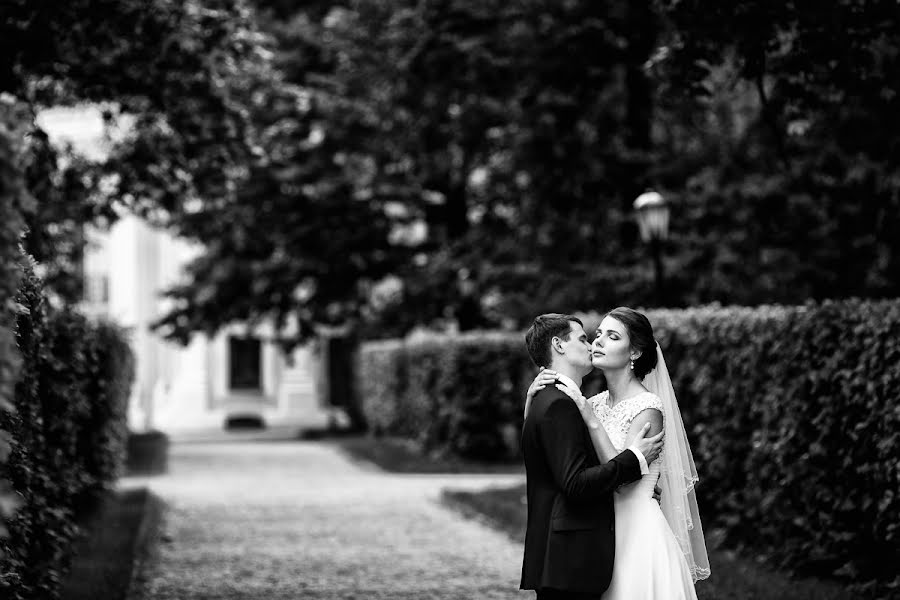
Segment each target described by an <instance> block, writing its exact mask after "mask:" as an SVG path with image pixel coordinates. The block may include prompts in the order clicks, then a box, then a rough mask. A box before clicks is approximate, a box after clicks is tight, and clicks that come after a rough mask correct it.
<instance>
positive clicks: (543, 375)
mask: <svg viewBox="0 0 900 600" xmlns="http://www.w3.org/2000/svg"><path fill="white" fill-rule="evenodd" d="M555 382H556V371H552V370H550V369H547V368H545V367H541V370H540V371H539V372H538V374H537V377H535V378H534V381H532V382H531V385H529V386H528V392H527V393H526V394H525V416H526V417H527V416H528V409H529V408H530V407H531V401H532V400H533V399H534V396H535V395H536V394H537V393H538V392H539V391H541V390H542V389H544V388H545V387H547V386H548V385H550V384H551V383H555Z"/></svg>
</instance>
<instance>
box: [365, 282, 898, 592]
mask: <svg viewBox="0 0 900 600" xmlns="http://www.w3.org/2000/svg"><path fill="white" fill-rule="evenodd" d="M647 314H648V316H649V317H650V320H651V322H652V323H653V325H654V329H655V333H656V336H657V338H658V339H659V341H660V344H661V346H662V348H663V349H664V352H665V355H666V361H667V363H668V364H669V368H670V370H671V372H672V374H673V379H674V385H675V389H676V392H677V393H678V397H679V402H680V404H681V408H682V412H683V415H684V420H685V424H686V426H687V428H688V431H689V435H690V437H691V442H692V447H693V450H694V457H695V459H696V462H697V466H698V470H699V471H700V477H701V483H700V488H699V496H700V501H701V503H702V508H703V511H704V518H705V519H706V520H707V522H708V527H709V528H713V527H719V528H722V529H724V531H725V532H726V533H727V535H728V538H729V540H730V542H731V543H732V544H734V545H737V546H743V547H745V548H748V549H752V550H753V551H754V552H757V553H759V554H760V555H763V556H767V557H769V558H770V559H772V560H774V561H778V562H779V563H781V564H787V565H790V566H791V567H793V568H795V569H796V570H798V571H800V572H809V573H814V574H819V575H822V574H825V575H829V576H833V577H836V578H839V579H843V580H846V581H849V582H852V583H853V584H854V586H855V588H856V589H857V591H858V592H859V593H860V595H861V596H868V595H872V596H874V595H882V596H884V595H890V594H897V593H898V592H900V577H898V576H897V565H898V564H900V490H898V483H900V461H898V459H897V457H898V456H900V409H898V405H897V398H898V397H900V393H898V392H900V302H898V301H861V300H850V301H841V302H825V303H822V304H809V305H806V306H800V307H760V308H753V309H751V308H721V307H703V308H695V309H688V310H671V311H668V310H657V311H649V312H648V313H647ZM585 324H586V326H588V327H590V326H591V325H596V324H595V323H593V322H592V321H591V319H590V318H588V319H587V320H586V323H585ZM359 367H360V368H359V375H360V376H359V381H358V389H359V392H360V398H361V402H362V404H363V408H364V411H365V414H366V416H367V418H368V420H369V424H370V427H371V429H372V430H373V431H375V432H376V433H385V434H390V435H400V436H406V437H409V438H411V439H415V440H417V441H419V442H421V443H422V444H423V446H424V447H425V448H426V449H429V450H442V451H448V452H456V453H459V454H462V455H466V456H470V457H480V458H483V459H496V458H500V457H506V456H510V455H512V454H515V453H516V452H517V451H518V435H517V434H518V429H519V427H520V425H521V408H522V403H523V397H524V393H525V390H526V387H527V383H528V382H529V381H530V380H531V378H532V377H533V374H534V372H535V369H534V367H533V366H532V365H531V364H530V362H529V361H528V358H527V355H526V353H525V350H524V341H523V337H522V335H521V334H482V335H478V334H470V335H466V336H459V337H436V338H431V339H427V340H423V341H419V342H402V341H387V342H379V343H370V344H364V345H363V346H362V347H361V349H360V361H359ZM600 386H602V378H600ZM597 387H598V384H597V380H596V379H595V380H594V383H593V384H589V385H588V386H587V388H588V389H590V388H593V390H592V391H595V390H596V389H597ZM510 430H514V431H515V432H516V435H515V436H513V437H512V438H511V437H510V435H509V431H510Z"/></svg>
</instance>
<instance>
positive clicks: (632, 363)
mask: <svg viewBox="0 0 900 600" xmlns="http://www.w3.org/2000/svg"><path fill="white" fill-rule="evenodd" d="M631 370H632V371H634V359H633V358H632V359H631Z"/></svg>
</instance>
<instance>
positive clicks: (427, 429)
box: [357, 332, 535, 460]
mask: <svg viewBox="0 0 900 600" xmlns="http://www.w3.org/2000/svg"><path fill="white" fill-rule="evenodd" d="M359 365H360V368H359V381H358V386H357V389H358V390H359V393H360V397H361V402H362V405H363V410H364V414H365V415H366V419H367V422H368V424H369V428H370V429H371V430H372V431H373V432H375V433H377V434H389V435H396V436H402V437H407V438H410V439H412V440H415V441H417V442H419V443H420V444H421V445H422V447H423V448H424V449H425V450H428V451H432V452H437V453H441V452H452V453H455V454H457V455H459V456H462V457H465V458H477V459H485V460H497V459H506V458H511V457H513V456H515V455H517V453H518V431H519V429H520V428H521V425H522V407H523V403H522V395H523V394H522V391H521V390H522V389H523V387H522V385H523V383H524V384H525V385H527V381H530V380H531V378H532V377H533V376H534V373H535V369H534V366H533V365H532V364H531V362H530V360H529V359H528V356H527V354H526V353H525V351H524V342H523V341H522V336H519V335H516V336H511V335H509V334H507V333H496V332H474V333H466V334H462V335H460V336H441V335H439V336H433V337H428V338H421V339H418V340H407V341H405V342H404V341H398V340H389V341H382V342H370V343H367V344H363V345H362V347H361V349H360V360H359Z"/></svg>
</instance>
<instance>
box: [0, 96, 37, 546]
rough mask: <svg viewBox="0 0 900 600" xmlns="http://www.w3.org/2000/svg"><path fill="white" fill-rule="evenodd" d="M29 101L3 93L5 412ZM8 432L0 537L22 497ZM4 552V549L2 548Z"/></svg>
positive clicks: (12, 374)
mask: <svg viewBox="0 0 900 600" xmlns="http://www.w3.org/2000/svg"><path fill="white" fill-rule="evenodd" d="M29 116H30V115H29V112H28V109H27V107H26V106H25V105H23V104H21V103H19V102H16V100H15V99H14V98H12V97H10V96H9V95H8V94H0V413H4V412H7V411H10V410H12V408H13V394H14V388H15V382H16V379H17V377H18V374H19V368H20V366H21V362H22V361H21V357H20V356H19V351H18V349H17V348H16V342H15V334H14V333H13V328H14V325H15V315H16V306H15V297H16V293H17V292H18V289H19V282H20V281H21V277H22V272H21V269H20V268H19V257H20V249H19V239H20V237H21V235H22V232H23V231H24V230H25V218H24V214H25V213H26V212H28V211H29V210H30V209H31V208H32V207H33V206H34V201H33V199H32V198H31V197H30V196H29V195H28V192H27V190H26V187H25V180H24V179H25V178H24V173H23V169H22V162H21V147H22V139H23V136H24V133H25V129H26V128H27V126H28V124H29V123H30V122H31V119H30V118H29ZM10 449H11V448H10V445H9V433H8V432H7V431H4V430H3V429H2V428H0V538H3V537H4V536H5V534H6V527H5V521H6V520H7V519H8V518H9V517H10V516H11V515H12V512H13V510H14V509H15V508H16V506H17V505H18V503H19V498H18V496H17V495H16V494H15V493H14V492H13V490H12V489H11V486H10V484H9V481H8V480H7V479H6V477H5V466H4V463H5V462H6V460H7V458H8V455H9V451H10ZM0 553H2V549H0Z"/></svg>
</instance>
